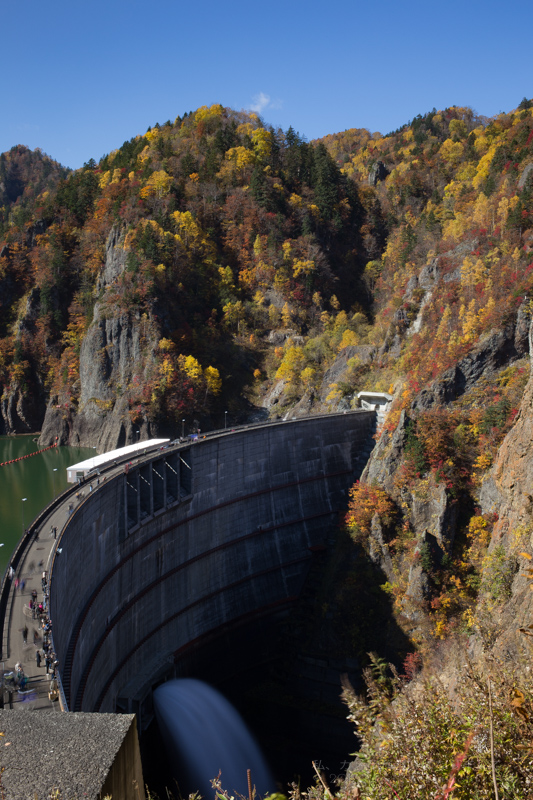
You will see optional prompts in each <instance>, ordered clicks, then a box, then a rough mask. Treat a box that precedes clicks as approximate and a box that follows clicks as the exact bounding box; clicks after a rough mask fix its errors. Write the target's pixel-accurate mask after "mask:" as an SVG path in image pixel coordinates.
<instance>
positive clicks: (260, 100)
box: [250, 92, 270, 114]
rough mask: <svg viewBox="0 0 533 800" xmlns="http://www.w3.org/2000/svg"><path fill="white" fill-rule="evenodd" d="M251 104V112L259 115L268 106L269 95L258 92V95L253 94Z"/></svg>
mask: <svg viewBox="0 0 533 800" xmlns="http://www.w3.org/2000/svg"><path fill="white" fill-rule="evenodd" d="M252 100H253V103H252V105H251V106H250V109H251V110H252V111H255V113H256V114H261V112H262V111H264V110H265V108H268V106H269V105H270V95H268V94H265V93H264V92H259V94H255V95H254V96H253V98H252Z"/></svg>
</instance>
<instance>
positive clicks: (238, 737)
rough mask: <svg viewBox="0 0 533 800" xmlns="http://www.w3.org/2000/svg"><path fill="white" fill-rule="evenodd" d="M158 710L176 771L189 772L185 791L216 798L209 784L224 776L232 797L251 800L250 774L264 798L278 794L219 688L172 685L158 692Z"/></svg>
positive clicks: (196, 683) (194, 682)
mask: <svg viewBox="0 0 533 800" xmlns="http://www.w3.org/2000/svg"><path fill="white" fill-rule="evenodd" d="M154 708H155V713H156V717H157V722H158V725H159V729H160V731H161V734H162V736H163V740H164V742H165V746H166V749H167V753H168V755H169V757H170V760H171V765H172V767H173V769H174V772H175V773H178V772H182V773H183V772H185V773H186V778H187V781H188V784H189V785H188V787H187V791H193V790H195V789H198V790H199V791H200V793H201V794H202V796H203V797H204V798H207V799H208V798H210V797H213V794H214V791H213V788H212V786H211V780H212V779H213V778H216V777H217V775H218V773H219V772H220V773H221V783H222V787H223V788H224V789H226V790H227V791H228V792H229V794H230V795H235V793H236V792H238V793H239V794H241V795H243V796H244V797H247V796H248V783H247V770H251V777H252V784H253V785H255V787H256V788H257V791H258V793H259V794H260V795H262V796H264V795H266V794H268V793H269V792H274V791H275V789H276V787H275V783H274V780H273V778H272V776H271V774H270V770H269V769H268V767H267V765H266V763H265V760H264V758H263V756H262V754H261V751H260V749H259V747H258V745H257V744H256V742H255V741H254V739H253V737H252V735H251V733H250V732H249V730H248V728H247V727H246V725H245V723H244V722H243V720H242V718H241V717H240V715H239V714H238V712H237V711H236V710H235V709H234V708H233V706H232V705H231V703H229V702H228V701H227V700H226V699H225V698H224V697H222V695H221V694H220V693H219V692H217V691H216V689H213V688H212V687H211V686H208V685H207V684H206V683H203V682H202V681H199V680H196V679H194V678H183V679H180V680H172V681H168V682H167V683H164V684H162V685H161V686H159V687H158V688H157V689H156V690H155V692H154ZM180 788H182V787H180ZM182 793H183V789H182Z"/></svg>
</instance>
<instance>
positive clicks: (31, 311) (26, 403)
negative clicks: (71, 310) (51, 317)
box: [0, 284, 46, 435]
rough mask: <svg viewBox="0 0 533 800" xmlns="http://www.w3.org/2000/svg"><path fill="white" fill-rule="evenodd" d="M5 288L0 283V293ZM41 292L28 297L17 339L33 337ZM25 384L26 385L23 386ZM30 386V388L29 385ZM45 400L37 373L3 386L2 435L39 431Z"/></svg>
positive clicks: (17, 331)
mask: <svg viewBox="0 0 533 800" xmlns="http://www.w3.org/2000/svg"><path fill="white" fill-rule="evenodd" d="M5 288H6V287H5V286H3V285H1V284H0V290H2V289H5ZM39 309H40V292H39V289H33V290H32V291H31V292H30V294H29V295H28V299H27V301H26V307H25V309H24V315H23V316H22V318H21V319H20V321H19V323H18V329H17V330H16V336H17V339H19V338H20V337H22V335H23V334H25V335H27V336H32V335H33V334H34V332H35V323H36V321H37V318H38V316H39ZM24 383H26V384H27V385H26V386H24ZM28 384H29V386H28ZM45 408H46V401H45V392H44V387H43V385H42V381H41V379H40V377H39V375H38V373H37V372H35V371H34V370H28V371H27V374H26V376H25V378H24V379H20V380H15V381H13V382H12V383H11V385H10V386H8V387H6V389H5V390H4V393H3V395H2V398H1V400H0V410H1V413H2V417H1V421H0V433H1V434H7V435H10V434H13V433H31V432H32V431H36V430H39V428H40V427H41V423H42V420H43V417H44V414H45Z"/></svg>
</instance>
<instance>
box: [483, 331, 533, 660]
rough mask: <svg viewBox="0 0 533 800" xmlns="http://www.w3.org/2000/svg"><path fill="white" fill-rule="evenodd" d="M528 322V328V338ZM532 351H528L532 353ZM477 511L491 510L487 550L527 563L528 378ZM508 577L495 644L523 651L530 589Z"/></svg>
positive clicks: (530, 524) (532, 502)
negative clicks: (508, 587) (492, 518)
mask: <svg viewBox="0 0 533 800" xmlns="http://www.w3.org/2000/svg"><path fill="white" fill-rule="evenodd" d="M532 334H533V325H532V326H531V327H530V331H529V335H530V339H531V337H532ZM532 352H533V351H532ZM480 501H481V509H482V511H483V512H484V513H497V515H498V519H497V521H496V523H495V525H494V529H493V532H492V538H491V542H490V545H489V554H490V553H493V554H494V553H495V552H496V549H497V548H499V552H500V553H501V554H502V556H501V557H502V558H504V559H505V560H506V563H507V564H508V565H509V568H510V569H511V568H512V563H511V562H512V560H513V559H515V561H516V567H518V565H519V564H521V565H522V566H528V567H529V566H530V564H529V563H528V562H527V561H526V559H524V558H523V557H521V556H520V553H521V552H526V553H529V554H531V553H532V552H533V377H532V376H530V379H529V382H528V384H527V386H526V390H525V392H524V396H523V398H522V403H521V405H520V410H519V413H518V416H517V418H516V421H515V424H514V426H513V428H512V430H511V431H509V433H508V434H507V436H506V437H505V439H504V441H503V442H502V445H501V447H500V450H499V452H498V457H497V459H496V461H495V463H494V466H493V468H492V470H491V472H490V473H489V475H488V476H487V478H486V479H485V480H484V482H483V486H482V489H481V496H480ZM515 571H516V574H515V575H514V578H513V580H512V587H511V596H510V598H509V600H508V602H507V603H506V604H505V606H504V607H503V608H502V611H501V614H500V616H501V625H500V634H499V636H498V638H497V640H496V643H495V648H496V649H497V651H499V652H500V653H504V654H505V655H507V656H508V654H509V653H511V654H512V653H515V652H517V651H519V650H522V651H524V652H525V651H526V648H527V641H525V637H524V636H522V635H521V634H520V633H519V632H518V628H519V627H522V626H524V627H525V626H527V625H530V624H531V623H532V622H533V593H532V592H531V591H530V590H529V581H528V580H527V577H526V576H525V575H524V574H522V573H521V572H520V571H518V570H516V568H515Z"/></svg>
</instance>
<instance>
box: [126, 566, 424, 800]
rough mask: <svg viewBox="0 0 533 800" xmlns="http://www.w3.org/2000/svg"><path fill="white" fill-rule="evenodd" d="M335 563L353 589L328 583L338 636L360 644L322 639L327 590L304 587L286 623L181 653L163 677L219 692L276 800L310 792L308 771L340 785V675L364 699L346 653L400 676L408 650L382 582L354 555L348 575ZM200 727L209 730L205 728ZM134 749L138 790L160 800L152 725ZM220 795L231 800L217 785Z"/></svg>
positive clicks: (163, 779)
mask: <svg viewBox="0 0 533 800" xmlns="http://www.w3.org/2000/svg"><path fill="white" fill-rule="evenodd" d="M341 555H342V554H341ZM341 560H342V562H343V564H342V569H343V570H344V569H353V568H354V567H355V569H356V573H357V575H358V578H359V580H358V581H357V582H355V585H354V586H353V589H352V590H349V591H348V590H346V589H345V588H344V587H341V585H340V584H341V580H342V575H339V574H338V573H336V574H335V575H334V576H333V580H334V582H338V585H339V590H340V596H339V599H338V600H335V602H337V603H338V604H339V611H340V613H342V614H345V609H346V608H348V609H349V613H348V614H346V619H345V624H346V629H348V628H349V629H350V630H351V631H353V630H354V624H355V625H357V627H356V628H355V629H356V630H357V631H358V633H359V635H360V637H361V639H360V641H359V643H358V644H355V645H354V642H353V641H348V637H347V636H345V632H344V631H340V632H339V631H337V637H338V638H337V640H333V639H331V638H330V636H331V630H330V626H331V623H330V621H329V619H327V618H326V619H325V620H324V619H322V620H321V619H320V614H319V613H316V612H317V611H318V608H319V605H320V595H321V591H324V588H325V589H326V591H328V587H327V585H326V587H324V584H323V583H322V581H319V583H322V585H321V586H316V585H313V586H311V587H309V586H308V587H307V588H308V591H309V592H311V595H312V596H311V598H309V596H308V597H307V599H305V600H304V601H302V602H300V603H299V604H298V605H296V606H295V607H294V608H293V609H292V610H291V613H290V614H284V615H283V614H278V615H271V616H270V617H268V618H264V619H263V620H261V621H260V622H259V623H258V622H257V621H256V622H253V623H249V624H247V625H246V626H241V628H239V629H238V630H235V629H233V630H228V631H227V632H226V633H225V634H223V635H222V636H219V637H218V638H216V639H213V640H212V641H210V642H207V643H203V644H197V645H195V646H194V647H193V648H191V649H190V650H189V651H187V652H186V653H182V655H181V659H180V661H179V663H177V664H176V665H175V667H174V669H173V672H172V677H173V676H174V675H176V674H178V675H181V676H184V675H188V676H194V677H195V678H200V679H202V680H204V681H206V682H208V683H210V684H212V685H214V686H216V687H217V688H218V689H219V690H220V691H221V692H222V694H223V695H224V696H225V697H226V698H227V699H228V700H229V701H230V702H231V703H232V704H233V706H234V707H235V708H236V709H237V711H238V712H239V713H240V714H241V716H242V718H243V719H244V720H245V722H246V724H247V725H248V727H249V728H250V730H251V731H252V733H253V735H254V736H255V738H256V740H257V741H258V743H259V745H260V747H261V749H262V751H263V753H264V755H265V758H266V760H267V762H268V764H269V766H270V768H271V770H272V773H273V775H274V778H275V781H276V788H277V789H278V790H279V791H282V792H284V793H286V792H287V789H288V787H289V786H290V784H291V783H293V782H295V783H297V784H298V785H300V787H301V788H302V789H306V788H307V787H309V786H312V785H313V784H314V782H315V779H316V774H315V772H314V769H313V765H312V762H313V761H315V762H317V765H318V766H319V767H320V768H321V769H322V770H323V771H324V774H325V777H326V778H327V780H328V783H329V784H330V786H331V788H332V789H334V787H335V784H336V781H337V780H338V779H339V778H342V777H343V776H344V774H345V772H346V769H347V767H348V764H349V762H350V761H351V760H352V758H353V753H354V751H355V750H356V749H357V739H356V737H355V729H354V726H353V724H352V723H350V722H349V721H348V720H347V715H348V709H347V707H346V706H345V705H344V703H343V702H342V700H341V698H340V695H341V691H342V686H341V675H342V674H347V676H348V679H349V680H350V682H351V683H352V685H353V686H354V688H355V689H356V691H357V692H358V693H363V691H364V690H363V682H362V679H361V664H360V662H359V660H358V658H357V655H355V653H357V654H358V655H360V656H361V658H363V657H364V654H365V652H366V651H368V650H370V649H375V650H376V651H377V652H378V653H379V655H380V656H382V657H384V658H385V659H388V660H390V661H394V662H395V663H396V664H397V666H399V662H401V660H402V658H403V656H404V655H405V652H406V651H407V650H408V649H409V642H408V640H407V639H406V637H405V636H404V635H403V633H402V631H401V630H400V629H399V628H398V627H397V625H396V624H395V622H394V619H393V616H392V608H391V603H390V597H389V596H388V595H386V593H385V592H384V591H382V590H381V589H379V587H380V586H381V585H382V584H383V583H384V582H385V576H384V575H383V573H382V572H381V571H380V570H379V568H377V567H376V566H375V565H374V564H372V563H371V562H370V560H369V559H368V558H367V557H366V556H365V555H364V554H363V553H362V552H359V553H358V554H357V555H353V556H352V559H351V563H350V564H349V565H347V563H346V562H347V559H345V558H343V559H341ZM320 568H321V569H320ZM319 569H320V572H321V573H322V572H326V571H327V567H326V565H325V564H320V563H319V564H318V565H317V571H318V570H319ZM315 576H316V573H315ZM313 577H314V576H313V575H311V579H312V578H313ZM330 577H331V575H330ZM321 578H322V579H323V576H322V575H321ZM326 584H327V579H326ZM343 604H345V605H343ZM315 613H316V616H315ZM349 614H350V615H351V618H350V617H349ZM303 617H304V618H306V619H305V623H304V624H302V618H303ZM334 624H335V623H334ZM303 627H305V628H306V629H307V630H306V631H304V630H303ZM310 629H311V640H310V639H309V630H310ZM325 636H327V637H328V638H330V641H331V647H330V649H329V651H328V652H327V653H326V652H325V650H324V646H323V644H321V640H323V638H324V637H325ZM169 677H171V675H170V673H169ZM205 724H206V725H209V724H210V720H209V718H208V719H206V720H205ZM141 747H142V750H143V764H144V768H145V779H146V782H147V784H148V786H149V787H150V788H153V790H154V791H156V792H157V794H158V795H159V796H160V797H166V796H167V795H166V787H175V786H176V784H175V782H174V779H173V776H172V774H171V770H170V768H169V765H168V762H167V761H166V758H165V757H164V755H163V751H164V741H163V737H162V736H161V734H160V732H159V730H158V728H157V725H156V723H155V721H154V722H153V723H152V724H151V725H150V726H149V728H148V729H147V731H146V733H145V735H144V736H143V739H142V741H141ZM212 777H213V778H215V777H216V775H213V776H212ZM252 780H253V777H252ZM184 781H185V778H184V776H183V775H182V774H180V777H179V784H180V791H181V795H182V796H186V793H185V792H184V791H183V788H184V786H187V789H189V788H190V789H191V791H193V790H194V789H195V788H197V787H194V786H193V787H191V786H190V785H187V784H186V783H185V784H184V783H183V782H184ZM222 786H223V788H225V789H227V790H228V791H229V792H230V794H231V793H232V792H231V790H230V788H229V787H228V786H225V785H224V780H223V779H222ZM245 795H246V793H245ZM177 796H178V792H176V797H177ZM204 796H205V795H204ZM211 796H213V795H212V794H208V795H207V797H211Z"/></svg>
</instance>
